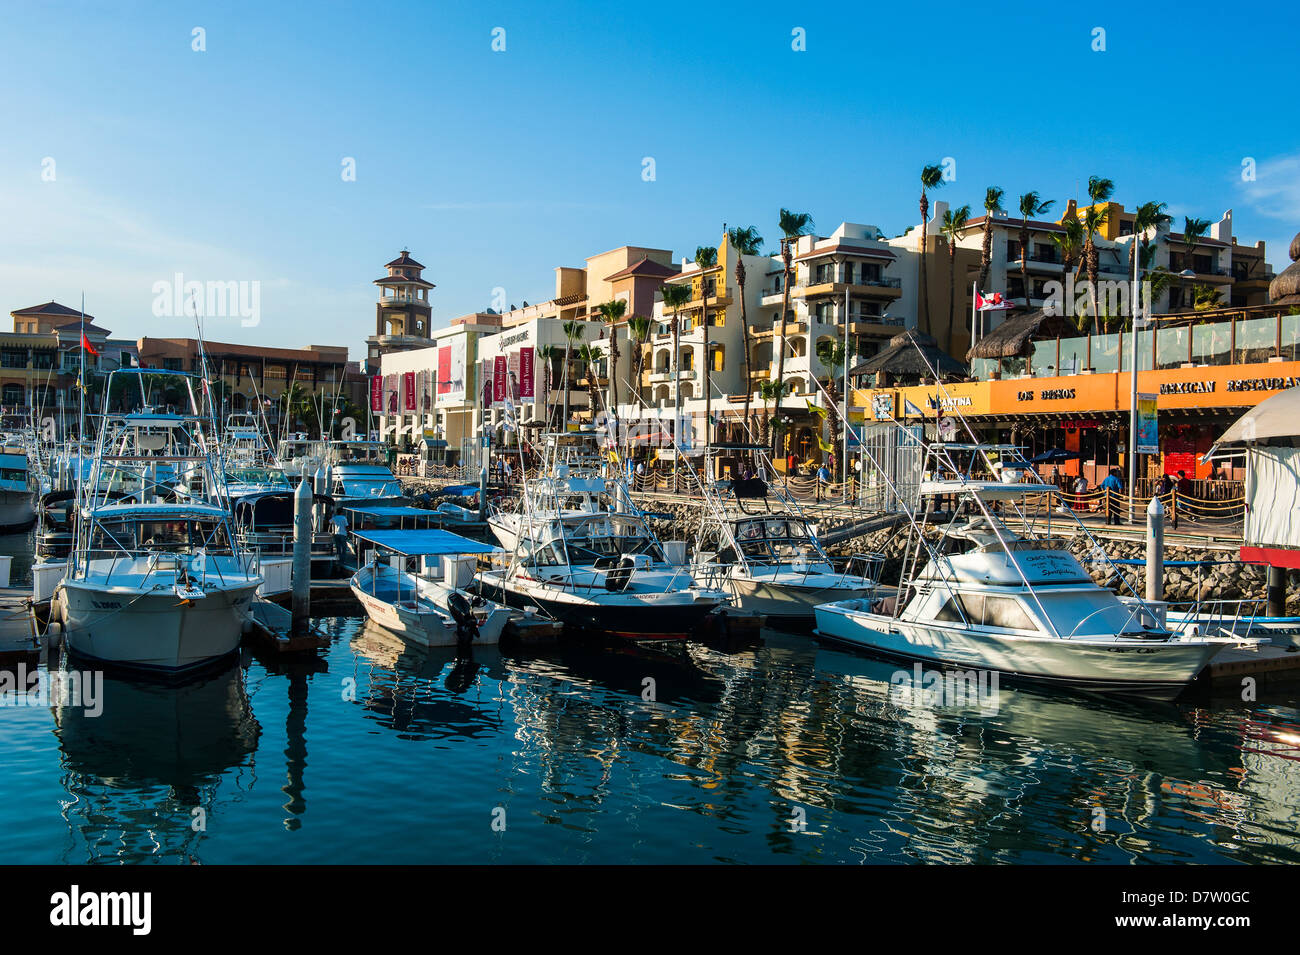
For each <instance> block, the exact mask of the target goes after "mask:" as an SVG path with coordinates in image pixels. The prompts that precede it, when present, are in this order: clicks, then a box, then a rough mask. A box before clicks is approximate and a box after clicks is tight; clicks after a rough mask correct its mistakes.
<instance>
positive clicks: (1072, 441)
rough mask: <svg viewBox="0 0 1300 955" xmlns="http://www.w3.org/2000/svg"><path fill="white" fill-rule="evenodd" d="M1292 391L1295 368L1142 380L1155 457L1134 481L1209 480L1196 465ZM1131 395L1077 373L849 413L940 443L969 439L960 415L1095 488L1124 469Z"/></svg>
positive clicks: (1162, 372) (1122, 380)
mask: <svg viewBox="0 0 1300 955" xmlns="http://www.w3.org/2000/svg"><path fill="white" fill-rule="evenodd" d="M1296 385H1300V361H1276V360H1273V361H1265V362H1259V363H1252V364H1239V365H1200V366H1194V367H1183V368H1162V369H1158V370H1154V371H1140V372H1139V373H1138V386H1137V390H1138V393H1139V394H1154V395H1156V396H1157V397H1156V408H1157V424H1158V435H1159V447H1160V453H1159V454H1158V455H1144V456H1143V457H1142V459H1141V462H1140V463H1141V466H1140V470H1139V473H1140V474H1141V476H1142V478H1143V479H1144V480H1154V479H1156V478H1158V477H1159V476H1160V475H1161V474H1174V475H1176V474H1177V473H1178V472H1179V471H1185V472H1186V474H1187V477H1188V478H1189V479H1190V480H1194V481H1209V480H1210V479H1211V477H1212V476H1214V468H1215V464H1214V463H1203V462H1202V460H1201V458H1202V456H1203V455H1204V454H1205V453H1206V452H1207V451H1209V450H1210V448H1211V446H1212V445H1213V443H1214V441H1215V439H1216V438H1217V437H1218V436H1219V435H1220V434H1222V433H1223V432H1224V431H1226V430H1227V428H1228V426H1229V425H1231V424H1232V422H1233V421H1235V420H1236V419H1237V418H1238V417H1240V416H1241V414H1242V413H1243V412H1244V411H1246V410H1247V409H1249V408H1252V407H1254V406H1255V405H1257V404H1259V403H1260V402H1261V401H1263V400H1264V399H1265V398H1268V397H1269V396H1271V395H1274V394H1277V393H1278V392H1279V391H1284V390H1286V389H1288V388H1292V387H1295V386H1296ZM1130 387H1131V378H1130V375H1129V374H1128V373H1111V374H1088V373H1086V372H1085V373H1081V374H1077V375H1069V376H1058V377H1025V378H1015V379H1000V380H995V381H975V382H961V383H955V384H945V385H943V386H942V387H939V388H936V386H934V385H922V386H917V387H911V388H895V389H861V390H859V391H857V392H856V395H855V404H862V405H864V406H865V407H866V408H867V409H868V415H869V418H870V419H871V420H874V421H877V422H880V421H888V420H895V421H899V422H901V423H909V424H916V423H919V422H922V421H924V422H925V423H926V424H927V429H926V431H927V434H930V435H931V436H933V435H935V434H939V433H942V434H943V436H944V437H945V438H947V439H948V440H955V441H961V440H969V436H968V435H967V434H966V431H965V428H964V427H962V425H961V424H960V421H959V420H958V418H959V416H960V417H961V418H965V419H966V422H967V424H968V425H969V426H970V428H971V430H972V431H974V432H975V435H976V436H977V437H979V438H980V439H981V440H988V441H1000V442H1005V443H1013V444H1018V445H1020V446H1021V447H1023V448H1024V449H1025V453H1026V455H1027V456H1029V457H1033V456H1034V455H1036V454H1039V453H1041V452H1044V451H1048V450H1052V449H1064V450H1065V451H1067V452H1069V455H1068V457H1069V459H1068V460H1064V461H1061V462H1060V463H1059V464H1057V465H1055V467H1057V468H1058V469H1059V472H1060V474H1061V475H1062V476H1074V475H1078V474H1080V473H1082V474H1083V475H1084V476H1086V477H1087V478H1088V479H1089V481H1090V482H1095V480H1096V479H1097V478H1098V477H1104V476H1105V473H1106V471H1107V470H1108V469H1109V468H1111V467H1120V468H1123V469H1125V470H1127V466H1128V465H1127V448H1128V431H1129V391H1130ZM945 419H946V420H945ZM1074 455H1077V457H1075V456H1074ZM1235 463H1236V465H1237V466H1236V467H1233V466H1232V464H1233V462H1230V463H1229V465H1228V467H1226V468H1225V469H1224V473H1223V474H1222V475H1220V476H1221V477H1222V479H1224V480H1227V481H1231V480H1239V479H1240V478H1241V476H1242V473H1241V467H1242V465H1241V462H1235ZM1045 470H1046V471H1048V472H1050V470H1051V466H1048V467H1047V468H1046V469H1045Z"/></svg>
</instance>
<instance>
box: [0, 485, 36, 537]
mask: <svg viewBox="0 0 1300 955" xmlns="http://www.w3.org/2000/svg"><path fill="white" fill-rule="evenodd" d="M34 523H36V500H35V495H33V494H32V492H31V491H12V490H0V533H5V534H13V533H18V532H20V531H25V530H27V529H28V528H30V527H31V526H32V524H34Z"/></svg>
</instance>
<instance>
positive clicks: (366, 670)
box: [348, 621, 505, 739]
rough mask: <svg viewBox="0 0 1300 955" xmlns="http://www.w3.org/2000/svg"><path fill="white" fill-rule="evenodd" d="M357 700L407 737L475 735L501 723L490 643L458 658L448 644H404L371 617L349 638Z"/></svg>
mask: <svg viewBox="0 0 1300 955" xmlns="http://www.w3.org/2000/svg"><path fill="white" fill-rule="evenodd" d="M348 645H349V647H350V648H351V650H352V652H353V653H354V654H355V655H356V660H355V665H354V668H353V677H354V679H355V680H356V702H357V703H359V704H361V706H362V707H363V708H364V709H365V711H366V715H367V717H368V718H370V719H373V720H374V721H375V722H377V723H378V724H379V725H381V726H384V727H386V728H387V729H391V730H396V731H397V732H398V733H400V734H401V735H402V736H403V737H404V738H408V739H442V738H447V737H458V736H459V737H465V738H475V737H478V736H482V735H485V734H489V733H496V732H499V731H500V729H501V727H502V723H503V714H502V707H501V704H500V693H499V691H498V685H499V684H500V682H501V681H502V680H503V679H504V676H505V671H504V667H503V664H502V661H501V655H500V654H499V653H498V652H497V651H496V648H494V647H476V648H474V652H473V654H472V655H470V656H468V657H465V658H463V659H460V658H457V655H456V650H455V648H453V647H420V646H417V645H415V644H408V643H406V641H404V640H402V639H401V638H400V637H398V636H396V635H394V634H392V633H389V632H388V631H387V630H385V629H383V628H382V627H380V626H377V625H376V624H374V623H371V622H370V621H366V623H365V625H364V626H363V627H362V628H361V629H360V630H359V631H358V632H357V634H356V635H355V636H354V637H352V639H351V640H350V641H349V644H348Z"/></svg>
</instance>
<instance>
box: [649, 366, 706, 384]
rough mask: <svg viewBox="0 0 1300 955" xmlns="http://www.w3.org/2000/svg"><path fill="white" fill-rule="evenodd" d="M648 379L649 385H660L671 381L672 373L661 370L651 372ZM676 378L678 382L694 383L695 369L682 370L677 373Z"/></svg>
mask: <svg viewBox="0 0 1300 955" xmlns="http://www.w3.org/2000/svg"><path fill="white" fill-rule="evenodd" d="M649 378H650V384H652V385H657V384H660V383H661V382H665V381H672V380H673V373H672V372H671V371H663V370H660V371H652V372H650V375H649ZM677 378H678V380H679V381H694V380H695V369H694V368H683V369H682V370H681V371H680V372H678V374H677Z"/></svg>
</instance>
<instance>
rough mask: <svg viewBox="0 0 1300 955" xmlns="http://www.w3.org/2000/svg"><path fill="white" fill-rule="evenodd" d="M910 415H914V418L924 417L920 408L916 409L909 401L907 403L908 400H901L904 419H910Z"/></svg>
mask: <svg viewBox="0 0 1300 955" xmlns="http://www.w3.org/2000/svg"><path fill="white" fill-rule="evenodd" d="M912 415H916V416H918V417H921V418H924V417H925V412H924V411H922V410H921V409H920V408H918V407H917V406H916V405H914V404H912V402H911V401H909V400H908V399H906V398H904V399H903V417H904V418H909V417H911V416H912Z"/></svg>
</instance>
